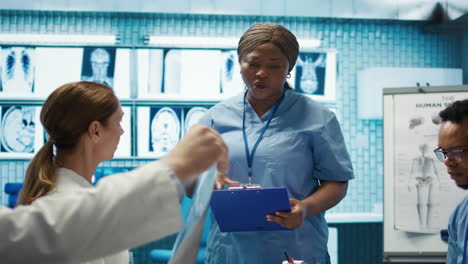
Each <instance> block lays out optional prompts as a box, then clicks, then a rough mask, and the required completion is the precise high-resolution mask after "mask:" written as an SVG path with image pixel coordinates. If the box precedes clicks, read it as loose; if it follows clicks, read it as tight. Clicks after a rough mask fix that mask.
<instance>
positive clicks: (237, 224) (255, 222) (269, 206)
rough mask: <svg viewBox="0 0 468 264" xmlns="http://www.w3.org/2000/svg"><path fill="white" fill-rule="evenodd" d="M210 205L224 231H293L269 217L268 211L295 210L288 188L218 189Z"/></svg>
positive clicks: (269, 212) (214, 192)
mask: <svg viewBox="0 0 468 264" xmlns="http://www.w3.org/2000/svg"><path fill="white" fill-rule="evenodd" d="M210 206H211V210H212V212H213V214H214V217H215V219H216V222H217V223H218V225H219V229H220V230H221V232H239V231H265V230H291V229H288V228H285V227H283V226H281V225H279V224H277V223H273V222H268V221H267V220H266V215H267V214H274V213H275V212H278V211H288V212H289V211H291V207H290V204H289V198H288V192H287V191H286V188H260V189H242V190H217V191H213V193H212V196H211V201H210Z"/></svg>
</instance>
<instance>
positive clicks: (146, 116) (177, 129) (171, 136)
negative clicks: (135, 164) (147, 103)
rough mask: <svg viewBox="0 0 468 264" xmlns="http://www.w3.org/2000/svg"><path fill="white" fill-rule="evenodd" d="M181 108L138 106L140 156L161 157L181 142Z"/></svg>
mask: <svg viewBox="0 0 468 264" xmlns="http://www.w3.org/2000/svg"><path fill="white" fill-rule="evenodd" d="M181 112H182V110H181V109H180V108H171V107H156V106H154V107H139V108H138V124H139V127H138V130H137V131H138V156H140V157H154V158H160V157H162V156H164V155H165V154H167V153H168V152H169V151H171V150H172V148H174V146H175V145H176V144H177V143H178V142H179V140H180V135H181V122H180V120H181Z"/></svg>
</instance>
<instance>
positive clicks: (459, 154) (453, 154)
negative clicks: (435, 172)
mask: <svg viewBox="0 0 468 264" xmlns="http://www.w3.org/2000/svg"><path fill="white" fill-rule="evenodd" d="M466 150H468V148H461V149H452V150H444V149H443V148H436V149H434V153H435V155H436V157H437V158H438V159H439V160H440V161H442V162H445V159H446V158H449V159H450V160H452V161H453V162H456V163H460V162H462V161H463V152H465V151H466Z"/></svg>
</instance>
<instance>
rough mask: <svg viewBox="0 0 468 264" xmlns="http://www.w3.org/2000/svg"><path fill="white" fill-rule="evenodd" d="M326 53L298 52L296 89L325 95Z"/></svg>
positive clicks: (306, 92) (305, 92)
mask: <svg viewBox="0 0 468 264" xmlns="http://www.w3.org/2000/svg"><path fill="white" fill-rule="evenodd" d="M326 56H327V54H326V53H320V52H306V53H302V52H301V53H300V54H299V57H298V58H297V63H296V66H295V69H296V73H295V75H296V79H295V81H294V87H295V89H296V91H298V92H300V93H304V94H313V95H325V69H326Z"/></svg>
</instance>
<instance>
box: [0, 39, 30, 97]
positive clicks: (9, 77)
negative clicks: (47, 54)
mask: <svg viewBox="0 0 468 264" xmlns="http://www.w3.org/2000/svg"><path fill="white" fill-rule="evenodd" d="M34 51H35V50H34V48H25V47H3V48H2V52H1V60H2V62H1V69H2V78H1V80H2V82H1V85H0V92H2V93H4V94H9V95H25V94H31V93H33V92H34Z"/></svg>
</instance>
